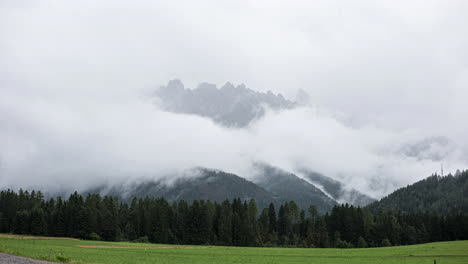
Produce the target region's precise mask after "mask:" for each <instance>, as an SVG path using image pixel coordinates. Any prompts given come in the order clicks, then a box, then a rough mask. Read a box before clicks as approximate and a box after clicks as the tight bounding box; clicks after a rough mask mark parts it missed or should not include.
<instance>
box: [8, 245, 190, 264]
mask: <svg viewBox="0 0 468 264" xmlns="http://www.w3.org/2000/svg"><path fill="white" fill-rule="evenodd" d="M77 247H82V248H137V249H138V248H141V249H148V248H166V249H171V248H196V247H123V246H83V245H77ZM0 264H1V263H0Z"/></svg>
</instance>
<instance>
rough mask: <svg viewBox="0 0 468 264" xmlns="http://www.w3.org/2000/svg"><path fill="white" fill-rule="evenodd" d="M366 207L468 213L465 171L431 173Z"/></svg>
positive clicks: (466, 174)
mask: <svg viewBox="0 0 468 264" xmlns="http://www.w3.org/2000/svg"><path fill="white" fill-rule="evenodd" d="M368 208H370V209H371V210H373V211H378V210H380V209H382V210H401V211H405V212H426V211H428V212H436V213H441V214H447V213H450V212H458V211H460V212H464V213H468V171H464V172H459V173H457V174H456V175H455V176H452V175H448V176H445V177H440V176H437V175H433V176H430V177H428V178H426V179H424V180H421V181H419V182H416V183H414V184H412V185H409V186H407V187H404V188H401V189H398V190H396V191H394V192H393V193H391V194H389V195H388V196H386V197H384V198H382V199H381V200H380V201H378V202H375V203H372V204H370V205H369V206H368Z"/></svg>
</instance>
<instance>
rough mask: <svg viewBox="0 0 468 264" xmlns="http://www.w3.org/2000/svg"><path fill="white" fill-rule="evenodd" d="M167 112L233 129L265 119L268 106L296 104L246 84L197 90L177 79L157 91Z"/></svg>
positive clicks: (275, 107)
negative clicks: (255, 89)
mask: <svg viewBox="0 0 468 264" xmlns="http://www.w3.org/2000/svg"><path fill="white" fill-rule="evenodd" d="M156 96H157V97H159V99H160V101H161V106H162V108H163V109H164V110H166V111H170V112H175V113H184V114H195V115H199V116H203V117H207V118H210V119H212V120H213V121H215V122H217V123H219V124H221V125H224V126H230V127H245V126H247V125H249V124H250V123H251V122H252V121H253V120H255V119H257V118H259V117H261V116H263V114H264V113H265V109H264V107H265V106H267V107H269V108H272V109H274V110H281V109H291V108H293V107H295V106H296V103H295V102H292V101H289V100H287V99H286V98H284V97H283V95H281V94H274V93H273V92H272V91H267V92H266V93H264V92H257V91H254V90H252V89H249V88H247V87H246V86H245V84H239V85H237V86H235V85H234V84H232V83H231V82H227V83H226V84H224V85H223V86H222V87H221V88H218V87H217V86H216V85H215V84H211V83H207V82H203V83H200V84H199V85H198V86H197V87H196V88H195V89H188V88H185V86H184V84H183V83H182V82H181V81H180V80H178V79H174V80H171V81H169V82H168V84H167V85H166V86H162V87H160V88H159V89H158V90H157V91H156Z"/></svg>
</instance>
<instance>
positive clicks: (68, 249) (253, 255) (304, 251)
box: [0, 234, 468, 264]
mask: <svg viewBox="0 0 468 264" xmlns="http://www.w3.org/2000/svg"><path fill="white" fill-rule="evenodd" d="M80 246H100V247H103V246H104V247H161V248H92V247H80ZM163 247H166V248H163ZM174 247H177V246H174V245H157V244H144V243H126V242H99V241H87V240H78V239H68V238H47V237H31V236H17V235H9V234H0V251H1V252H5V253H9V254H15V255H19V256H25V257H31V258H35V259H43V260H51V261H63V262H69V263H113V264H124V263H168V264H169V263H171V264H172V263H174V264H178V263H184V264H185V263H193V264H197V263H199V264H210V263H239V264H240V263H265V264H273V263H281V264H286V263H297V264H299V263H319V264H328V263H330V264H332V263H356V264H357V263H359V264H365V263H369V264H371V263H372V264H379V263H381V264H386V263H388V264H390V263H395V264H397V263H398V264H402V263H404V264H406V263H407V264H413V263H414V264H419V263H420V264H423V263H427V264H433V263H434V260H436V261H437V263H438V264H455V263H459V264H466V263H468V241H452V242H437V243H429V244H421V245H413V246H400V247H387V248H366V249H308V248H249V247H220V246H186V248H184V247H181V248H174Z"/></svg>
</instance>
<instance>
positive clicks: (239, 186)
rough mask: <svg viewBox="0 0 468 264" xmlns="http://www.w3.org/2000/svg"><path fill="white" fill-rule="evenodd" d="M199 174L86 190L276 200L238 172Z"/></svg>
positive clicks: (172, 197) (262, 201) (187, 197)
mask: <svg viewBox="0 0 468 264" xmlns="http://www.w3.org/2000/svg"><path fill="white" fill-rule="evenodd" d="M197 174H198V176H194V177H190V178H178V179H176V180H174V181H173V182H171V183H167V181H166V180H165V179H163V180H157V181H149V182H141V183H135V184H128V185H125V186H122V185H118V186H110V187H109V186H102V187H101V188H96V189H93V190H89V191H87V192H97V193H101V194H109V195H115V196H120V197H123V198H124V199H128V198H131V197H138V198H144V197H147V196H148V197H164V198H166V199H167V200H187V201H193V200H210V201H217V202H222V201H224V200H226V199H229V200H232V199H234V198H241V199H242V200H250V199H255V200H256V201H257V204H258V206H259V207H260V208H263V207H268V205H269V204H270V203H275V204H276V200H275V199H274V198H273V196H272V195H271V194H270V193H269V192H268V191H266V190H265V189H263V188H261V187H259V186H257V185H256V184H254V183H252V182H250V181H248V180H246V179H244V178H241V177H239V176H237V175H234V174H230V173H225V172H222V171H214V170H208V169H200V170H199V172H198V173H197Z"/></svg>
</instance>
